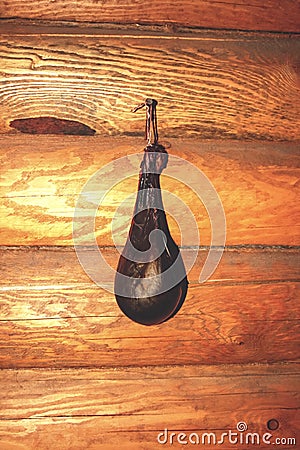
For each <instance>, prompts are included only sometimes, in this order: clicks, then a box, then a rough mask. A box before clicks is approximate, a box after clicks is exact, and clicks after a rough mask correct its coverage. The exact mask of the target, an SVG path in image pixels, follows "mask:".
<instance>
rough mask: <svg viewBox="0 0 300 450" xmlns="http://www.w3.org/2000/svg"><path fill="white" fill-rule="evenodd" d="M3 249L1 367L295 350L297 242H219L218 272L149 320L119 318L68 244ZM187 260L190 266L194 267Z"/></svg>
mask: <svg viewBox="0 0 300 450" xmlns="http://www.w3.org/2000/svg"><path fill="white" fill-rule="evenodd" d="M0 255H1V263H2V267H3V277H2V282H1V284H2V285H1V287H0V296H1V305H2V310H1V317H0V320H1V331H0V365H1V367H2V368H20V367H48V368H49V367H102V366H114V367H118V366H123V365H125V366H128V365H129V366H141V365H145V364H146V365H164V364H224V363H225V364H226V363H232V362H234V363H248V362H257V361H259V362H267V361H294V360H296V359H297V358H298V357H299V346H298V339H299V320H298V319H299V282H297V281H296V277H297V275H298V274H299V273H298V267H299V263H298V262H297V261H298V259H299V254H298V253H297V252H295V251H294V250H285V251H283V250H278V251H275V250H270V251H269V253H268V252H266V251H263V250H256V251H244V252H241V251H239V252H237V251H230V250H228V251H226V252H225V255H224V260H222V262H221V264H220V265H219V268H218V269H217V272H216V274H215V278H214V279H212V280H210V281H209V282H207V283H205V284H203V285H199V284H197V283H196V282H192V283H191V285H190V289H189V292H188V296H187V299H186V301H185V303H184V306H183V307H182V309H181V311H180V312H179V314H178V315H177V316H176V318H175V319H173V320H170V321H169V322H167V323H165V324H162V325H159V326H155V327H144V326H141V325H137V324H135V323H133V322H131V321H130V320H129V319H127V318H125V317H124V316H123V315H122V313H121V312H120V310H119V309H118V307H117V305H116V302H115V300H114V296H113V294H109V293H108V292H106V291H104V290H103V289H100V288H98V287H96V286H95V285H93V283H92V282H91V281H90V280H89V279H88V278H87V276H86V275H85V274H84V273H83V272H82V269H81V268H80V267H79V265H78V263H77V262H76V259H75V255H74V252H71V251H66V250H62V251H59V250H58V249H56V251H53V250H52V251H51V250H47V249H43V250H38V251H37V250H31V251H29V249H24V250H20V249H12V250H9V249H6V250H4V251H2V252H0ZM201 259H203V255H202V258H200V260H201ZM108 260H114V261H115V260H116V258H115V257H114V256H113V255H110V256H108ZM200 260H198V264H199V263H200ZM286 262H287V264H286ZM222 265H223V268H222ZM193 270H194V274H196V273H197V271H198V270H199V268H198V267H195V268H194V269H193ZM237 273H238V275H237ZM281 277H282V279H281ZM284 278H285V281H284ZM246 299H247V300H246Z"/></svg>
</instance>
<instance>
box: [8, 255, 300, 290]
mask: <svg viewBox="0 0 300 450" xmlns="http://www.w3.org/2000/svg"><path fill="white" fill-rule="evenodd" d="M99 251H101V253H102V255H103V258H104V259H105V260H106V261H107V263H108V264H109V265H110V266H111V267H112V269H113V270H116V267H117V262H118V258H119V251H121V249H118V250H117V249H115V248H107V247H103V248H100V250H99ZM96 252H97V251H96ZM85 253H87V257H86V258H85V260H87V261H88V260H89V258H90V259H91V262H93V258H94V253H95V251H94V250H89V249H86V250H85ZM181 253H182V254H183V256H184V254H185V251H184V249H181ZM89 255H90V256H89ZM207 256H208V249H205V248H200V249H199V250H198V256H197V258H196V261H195V264H194V265H193V266H192V268H191V270H190V272H189V273H188V278H189V282H190V283H191V284H193V285H197V284H198V279H199V274H200V270H201V268H202V266H203V264H204V262H205V260H206V258H207ZM299 259H300V252H299V249H297V248H287V249H286V248H282V249H280V248H272V247H271V248H266V247H262V248H255V247H254V248H247V247H246V248H243V247H241V248H239V247H237V248H235V247H233V248H229V247H226V248H225V250H224V252H223V254H222V258H221V261H220V263H219V265H218V266H217V268H216V271H215V272H214V274H213V276H212V277H211V278H210V279H208V280H207V281H206V283H205V285H203V286H210V285H212V286H213V287H215V286H217V285H222V286H226V285H229V286H233V285H246V284H248V285H251V284H254V285H255V284H272V283H281V282H295V281H299V266H300V260H299ZM0 265H1V277H0V288H1V291H5V290H7V291H16V292H17V291H19V290H20V291H22V290H31V291H35V290H36V291H43V289H48V290H56V289H58V290H60V289H72V288H75V289H81V288H83V289H85V288H92V287H93V282H92V281H91V279H90V278H89V277H88V276H87V275H86V273H85V271H84V270H83V268H82V266H81V265H80V263H79V260H78V257H77V255H76V252H75V250H74V248H72V247H0ZM88 268H89V267H88ZM94 270H95V273H96V272H97V271H98V270H101V268H97V267H95V268H94ZM108 281H110V280H109V279H108ZM96 289H98V287H97V286H96ZM37 295H38V293H37Z"/></svg>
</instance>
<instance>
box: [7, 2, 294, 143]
mask: <svg viewBox="0 0 300 450" xmlns="http://www.w3.org/2000/svg"><path fill="white" fill-rule="evenodd" d="M22 3H23V2H22ZM145 5H146V7H147V9H148V8H149V6H148V4H145ZM64 6H65V4H64ZM73 6H74V5H72V10H73ZM222 6H224V2H223V3H222ZM55 8H57V2H55ZM124 8H126V6H125V5H124ZM138 8H140V5H138ZM171 9H172V7H171ZM257 9H258V10H259V11H260V8H257ZM41 10H42V8H40V7H39V11H41ZM273 10H274V11H275V10H276V8H274V9H272V11H273ZM93 11H94V9H93ZM160 11H161V4H159V12H160ZM277 11H278V12H279V11H285V8H284V7H283V8H277ZM280 14H282V13H281V12H280ZM224 17H226V16H224ZM269 17H271V16H269ZM291 17H295V16H293V15H291ZM299 50H300V41H299V39H298V38H297V36H294V37H286V36H282V35H275V36H272V35H266V36H264V35H259V34H247V33H246V34H240V33H237V34H234V33H231V32H228V33H226V32H219V33H217V32H215V33H212V32H210V33H207V32H205V31H203V32H198V33H178V34H176V33H165V34H164V32H161V33H156V34H155V33H152V34H151V33H150V34H149V33H148V32H145V33H143V32H135V33H126V32H125V34H124V33H123V35H122V34H120V33H119V34H118V33H115V34H114V33H113V32H109V30H108V31H106V32H103V31H102V30H101V29H100V30H97V29H94V30H92V32H91V31H87V32H86V33H85V32H84V31H83V32H80V30H79V31H78V30H77V29H76V28H75V27H70V29H67V30H64V28H62V29H61V30H60V31H57V33H56V34H55V33H47V31H43V29H40V28H38V29H36V30H35V31H34V32H31V31H30V30H26V27H25V30H24V31H23V32H22V31H19V32H18V28H16V31H15V32H14V31H12V30H11V29H10V30H9V29H7V27H6V26H5V25H3V26H2V28H0V58H1V65H0V97H1V103H0V105H1V106H0V118H1V119H0V133H9V132H13V130H12V129H11V128H10V126H9V125H10V123H11V122H12V121H14V120H16V119H24V118H34V117H43V116H50V117H51V116H52V117H56V118H59V119H64V120H65V119H67V120H75V121H78V119H80V122H82V123H83V125H87V126H89V127H90V128H91V129H93V130H96V131H97V132H98V134H101V135H102V136H107V135H124V134H128V135H132V134H139V135H141V134H142V133H143V129H144V127H143V118H142V116H141V115H139V114H135V115H134V114H132V113H131V112H130V111H131V108H132V107H133V106H135V105H136V104H139V103H140V102H141V101H142V100H143V99H144V98H146V97H154V98H156V99H157V100H158V101H159V126H160V130H161V132H162V134H164V135H165V136H166V137H172V136H173V137H178V136H182V137H190V136H194V137H197V136H198V137H199V136H200V137H201V138H223V139H228V138H230V139H231V138H234V139H236V138H238V139H242V138H245V139H253V138H254V139H272V140H295V139H299V138H300V135H299V129H300V127H299V116H300V115H299V108H300V107H299V102H300V100H299V99H300V97H299V67H300V66H299V54H300V51H299Z"/></svg>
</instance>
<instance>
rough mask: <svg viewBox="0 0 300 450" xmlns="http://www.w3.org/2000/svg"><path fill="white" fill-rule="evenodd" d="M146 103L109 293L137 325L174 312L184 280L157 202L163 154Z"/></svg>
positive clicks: (152, 322) (155, 321)
mask: <svg viewBox="0 0 300 450" xmlns="http://www.w3.org/2000/svg"><path fill="white" fill-rule="evenodd" d="M147 101H148V102H150V101H152V102H155V101H153V100H149V99H148V100H146V106H147V122H146V123H147V135H148V145H147V147H146V148H145V151H144V158H143V161H142V164H141V172H140V177H139V184H138V193H137V198H136V203H135V208H134V214H133V218H132V222H131V227H130V231H129V235H128V238H127V241H126V244H125V247H124V250H123V253H122V255H121V256H120V259H119V264H118V267H117V273H116V277H115V293H116V300H117V303H118V305H119V307H120V309H121V310H122V311H123V313H124V314H125V315H126V316H128V317H129V318H130V319H132V320H133V321H135V322H138V323H140V324H143V325H156V324H159V323H161V322H164V321H166V320H168V319H170V318H171V317H173V316H174V315H175V314H176V313H177V312H178V311H179V309H180V308H181V306H182V304H183V302H184V300H185V297H186V294H187V288H188V281H187V277H186V272H185V268H184V264H183V261H182V258H181V255H180V252H179V248H178V246H177V245H176V243H175V242H174V240H173V238H172V236H171V234H170V230H169V227H168V223H167V219H166V214H165V211H164V208H163V203H162V197H161V190H160V174H161V172H162V170H163V169H164V168H165V167H166V165H167V160H168V154H167V152H166V149H165V148H164V147H163V146H162V145H160V144H158V142H157V139H158V136H157V129H156V116H155V106H156V102H155V103H150V105H149V104H147ZM151 105H152V107H151ZM153 109H154V112H153ZM151 125H152V126H153V127H154V143H152V144H150V142H149V141H150V139H151Z"/></svg>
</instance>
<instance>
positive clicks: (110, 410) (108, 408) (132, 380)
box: [0, 364, 299, 450]
mask: <svg viewBox="0 0 300 450" xmlns="http://www.w3.org/2000/svg"><path fill="white" fill-rule="evenodd" d="M298 377H299V366H298V365H294V364H293V365H291V364H290V365H284V364H273V365H263V366H261V365H244V366H234V365H228V366H223V367H222V368H221V369H220V368H218V367H215V366H206V367H204V366H201V367H193V366H190V367H189V366H186V367H176V366H174V367H166V366H165V367H154V368H152V367H147V366H146V367H141V368H126V370H124V368H121V369H119V370H115V369H98V370H95V369H94V370H59V371H58V370H51V371H49V370H36V369H35V370H21V371H7V370H2V371H1V372H0V378H1V386H2V390H1V392H2V394H1V395H2V399H1V410H0V414H1V419H0V443H1V445H2V448H3V449H5V450H12V449H20V450H21V449H31V448H36V443H37V442H38V447H39V449H41V450H46V449H50V448H53V446H54V444H55V443H57V441H58V440H59V445H60V447H59V448H60V449H62V450H65V449H71V448H72V450H73V449H74V450H82V449H83V448H87V449H101V450H102V449H103V450H108V449H109V450H114V449H115V448H116V446H117V447H118V448H121V449H123V450H129V449H130V450H132V449H133V450H135V449H138V450H140V449H143V450H146V449H147V450H148V449H158V448H173V447H174V448H182V447H181V446H180V445H179V444H178V443H176V441H175V442H174V444H173V445H170V444H169V443H168V444H167V445H161V444H159V443H158V441H157V437H158V434H159V433H160V432H162V431H163V430H164V429H165V428H167V429H168V430H169V433H171V432H172V431H175V432H176V433H179V432H180V431H181V432H184V433H187V434H188V435H189V434H190V433H192V432H196V433H197V434H199V436H200V439H201V437H202V434H203V433H205V432H214V433H216V436H217V437H218V438H220V436H221V433H222V432H228V431H229V430H232V431H233V432H235V431H236V427H237V423H239V422H241V421H243V422H245V423H246V424H247V425H248V432H250V433H254V432H256V433H259V435H261V436H262V435H263V434H264V433H267V432H270V430H268V428H267V422H268V421H269V420H270V419H274V418H275V419H276V420H277V421H278V422H279V429H278V430H276V431H271V432H270V433H271V434H272V439H270V441H271V442H274V441H275V439H276V438H277V437H292V438H296V437H297V431H298V430H299V428H298V427H299V420H298V418H299V417H298V410H297V407H298V398H297V397H298V395H297V390H298V389H297V387H298ZM4 393H5V395H3V394H4ZM245 435H246V432H244V436H245ZM259 447H260V448H268V444H264V443H263V442H261V444H260V446H259ZM285 447H286V448H289V449H291V448H295V447H294V446H292V445H286V446H285ZM226 448H236V446H234V445H233V444H230V443H229V442H227V443H226ZM246 448H249V444H248V445H243V444H240V445H239V449H246ZM280 448H283V447H280Z"/></svg>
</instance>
